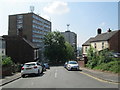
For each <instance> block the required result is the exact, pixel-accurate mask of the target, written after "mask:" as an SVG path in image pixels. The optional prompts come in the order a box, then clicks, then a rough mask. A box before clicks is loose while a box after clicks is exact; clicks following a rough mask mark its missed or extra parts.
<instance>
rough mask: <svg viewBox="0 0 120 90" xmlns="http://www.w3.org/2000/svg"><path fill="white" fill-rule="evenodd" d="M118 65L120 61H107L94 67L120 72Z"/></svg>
mask: <svg viewBox="0 0 120 90" xmlns="http://www.w3.org/2000/svg"><path fill="white" fill-rule="evenodd" d="M118 65H120V61H111V62H109V63H102V64H101V65H98V66H96V67H94V69H98V70H102V71H111V72H114V73H120V68H119V66H118Z"/></svg>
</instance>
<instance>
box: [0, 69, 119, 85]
mask: <svg viewBox="0 0 120 90" xmlns="http://www.w3.org/2000/svg"><path fill="white" fill-rule="evenodd" d="M80 70H81V72H82V73H84V74H86V75H88V76H92V77H95V78H98V79H101V80H105V81H108V82H113V83H120V81H119V80H120V76H118V74H113V73H108V72H102V71H98V70H92V69H88V68H84V67H81V68H80ZM19 78H21V73H15V74H14V75H11V76H6V77H4V78H3V79H0V82H1V83H0V86H3V85H5V84H8V83H10V82H12V81H15V80H17V79H19Z"/></svg>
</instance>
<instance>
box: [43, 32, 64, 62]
mask: <svg viewBox="0 0 120 90" xmlns="http://www.w3.org/2000/svg"><path fill="white" fill-rule="evenodd" d="M44 44H45V52H44V55H45V56H46V57H47V58H48V59H49V60H50V62H51V63H52V64H57V63H59V62H64V59H65V57H66V46H65V39H64V37H63V36H62V35H61V33H60V32H58V31H57V32H50V33H48V34H47V35H45V37H44Z"/></svg>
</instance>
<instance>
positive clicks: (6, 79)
mask: <svg viewBox="0 0 120 90" xmlns="http://www.w3.org/2000/svg"><path fill="white" fill-rule="evenodd" d="M19 78H21V73H20V72H19V73H15V74H13V75H11V76H5V77H4V78H2V79H0V86H3V85H5V84H8V83H10V82H12V81H15V80H17V79H19Z"/></svg>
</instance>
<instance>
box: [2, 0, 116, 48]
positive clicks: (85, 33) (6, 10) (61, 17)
mask: <svg viewBox="0 0 120 90" xmlns="http://www.w3.org/2000/svg"><path fill="white" fill-rule="evenodd" d="M30 6H34V11H33V12H34V13H35V14H38V15H40V16H42V17H44V18H46V19H48V20H49V21H51V22H52V31H60V32H64V31H66V30H67V24H70V26H69V30H70V31H72V32H75V33H76V34H77V46H79V47H81V46H82V44H83V43H84V42H85V41H87V40H88V39H89V38H90V37H95V36H96V35H97V29H98V28H101V29H102V33H104V32H106V31H107V30H108V29H109V28H110V29H112V30H113V31H114V30H118V2H117V0H113V1H111V0H108V1H106V2H105V0H104V1H99V0H98V2H96V1H95V0H93V1H89V0H84V1H82V0H81V1H80V0H79V1H77V0H69V1H68V0H56V1H54V0H52V1H50V0H46V1H45V0H44V1H43V0H35V1H34V0H2V1H1V3H0V36H2V35H7V34H8V15H13V14H20V13H28V12H30Z"/></svg>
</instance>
